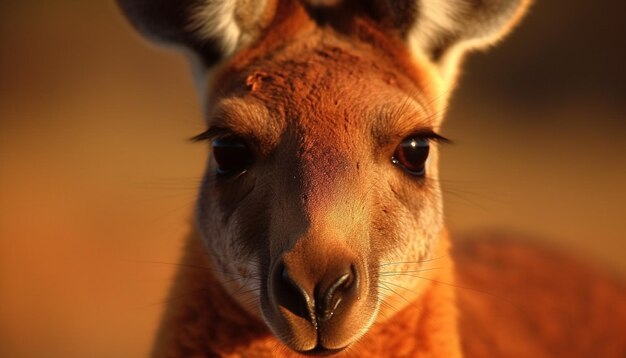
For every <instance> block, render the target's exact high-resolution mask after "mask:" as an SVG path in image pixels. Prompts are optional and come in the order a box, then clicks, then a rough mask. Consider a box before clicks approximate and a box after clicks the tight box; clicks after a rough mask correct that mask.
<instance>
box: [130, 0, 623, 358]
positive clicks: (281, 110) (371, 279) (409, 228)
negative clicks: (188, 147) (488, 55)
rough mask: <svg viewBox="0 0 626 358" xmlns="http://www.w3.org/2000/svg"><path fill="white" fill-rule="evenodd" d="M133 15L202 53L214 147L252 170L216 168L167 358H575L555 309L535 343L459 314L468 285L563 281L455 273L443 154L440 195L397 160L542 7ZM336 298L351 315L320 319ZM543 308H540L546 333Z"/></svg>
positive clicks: (201, 6)
mask: <svg viewBox="0 0 626 358" xmlns="http://www.w3.org/2000/svg"><path fill="white" fill-rule="evenodd" d="M118 1H119V2H120V4H121V5H122V7H123V9H124V10H125V12H126V14H127V15H128V17H129V18H130V20H131V21H132V22H133V23H134V24H135V26H136V27H137V28H138V29H139V30H140V31H142V32H143V33H145V34H147V35H149V36H152V37H154V38H157V39H160V40H162V41H166V42H170V43H176V44H178V45H182V46H185V47H187V48H188V49H189V50H190V51H192V52H193V53H195V54H196V55H197V56H198V57H199V58H201V59H203V61H202V63H201V65H202V66H203V69H204V71H201V72H202V73H208V72H211V73H212V74H213V75H212V77H211V79H208V78H207V77H203V76H201V78H203V81H204V86H206V88H207V89H208V91H207V92H206V93H203V94H202V95H203V96H204V101H205V107H206V116H207V126H208V127H209V129H208V130H207V132H205V133H203V134H202V135H200V136H199V137H198V138H201V139H207V140H211V139H212V138H214V137H215V136H220V135H225V136H231V137H235V138H241V139H242V140H245V143H246V145H245V147H246V148H248V149H249V150H250V152H253V153H254V159H255V162H254V165H251V166H250V167H247V168H246V169H245V171H242V172H240V173H238V174H237V175H236V176H234V177H228V178H224V177H222V178H221V179H220V178H219V177H216V174H215V173H216V169H217V165H218V164H217V161H216V159H215V157H212V158H211V160H210V161H209V164H208V166H207V172H206V175H205V178H204V180H203V184H202V187H201V190H200V193H199V197H198V206H197V210H196V221H197V222H196V225H195V228H196V231H195V232H194V234H193V235H191V237H190V238H189V242H188V246H187V250H186V253H185V255H184V257H183V259H182V261H183V268H182V269H181V271H180V272H179V273H178V276H177V278H176V280H175V284H174V287H173V289H172V301H171V303H170V305H169V306H168V309H167V312H166V314H165V316H164V318H163V322H162V325H161V330H160V332H159V335H158V338H157V341H156V343H155V351H154V356H156V357H188V356H189V357H204V356H250V357H255V356H259V357H261V356H273V355H276V354H282V355H285V356H290V355H295V354H296V353H294V352H295V351H298V352H305V353H308V354H316V353H319V352H321V353H333V352H336V351H342V353H340V354H344V355H347V356H359V357H363V356H372V357H378V356H409V357H460V356H461V355H462V354H463V352H465V353H467V354H468V355H473V354H478V355H481V356H492V355H493V354H497V355H502V354H504V355H510V354H509V353H511V352H510V350H511V348H509V349H508V350H507V346H506V343H507V342H508V341H507V339H511V337H515V335H518V336H519V337H523V338H524V339H525V340H530V339H531V338H536V340H537V341H541V342H542V344H536V345H533V344H529V345H522V344H520V345H518V346H517V348H516V349H520V350H521V352H524V354H526V353H528V354H530V353H532V354H531V355H535V356H537V355H539V354H544V353H546V352H548V353H550V352H557V350H556V349H557V348H555V347H564V346H562V345H561V346H559V344H563V343H562V342H563V341H562V340H559V339H558V337H557V336H558V335H555V334H554V332H558V333H562V331H561V330H559V329H558V328H554V327H562V326H560V325H557V323H555V322H562V320H563V318H564V317H559V316H558V315H555V314H554V313H555V312H554V309H553V310H551V311H546V312H544V313H546V314H545V315H544V316H542V317H541V319H535V320H534V321H533V320H530V323H531V324H532V325H534V326H531V328H529V326H528V325H526V326H525V325H524V322H525V321H524V319H523V318H524V317H523V316H522V317H521V318H522V319H520V316H515V317H513V316H511V317H512V318H514V319H511V320H510V322H509V320H508V319H507V320H506V322H500V321H498V320H497V319H494V318H500V317H498V316H497V315H494V312H495V311H494V312H490V310H489V309H490V308H491V307H496V306H492V305H489V304H485V301H484V297H482V298H480V299H478V298H470V299H467V298H465V297H464V296H463V295H461V296H460V297H459V298H460V300H459V301H458V302H457V301H456V293H457V291H459V293H460V291H463V290H458V289H459V288H462V287H463V282H469V284H468V286H475V284H476V282H475V281H476V280H480V279H483V280H484V279H490V282H491V283H492V284H494V285H496V286H498V284H500V283H501V281H499V277H500V276H498V275H494V272H498V269H502V268H503V267H506V265H505V264H504V263H507V262H513V263H515V264H517V265H518V267H520V268H522V269H526V270H528V269H530V268H532V267H527V266H524V265H525V263H531V264H535V265H538V266H541V267H543V271H542V272H543V274H545V273H546V272H548V273H550V272H553V271H556V270H557V266H555V267H552V266H550V265H549V263H548V261H547V260H545V259H543V258H542V256H541V255H537V253H535V252H532V251H523V250H522V251H521V254H520V253H519V252H516V251H515V250H501V252H502V253H503V254H505V253H506V254H507V255H508V254H511V256H510V257H509V256H506V255H505V256H503V257H500V258H498V260H499V261H498V260H496V262H498V263H499V265H500V266H496V265H494V266H490V267H486V268H485V270H482V268H481V265H482V264H484V263H485V262H489V259H490V257H482V256H481V255H482V253H483V251H481V250H478V251H476V250H472V249H471V248H470V249H468V250H456V251H455V256H454V259H452V258H451V256H450V240H449V238H448V235H447V232H446V230H445V228H444V223H443V213H442V210H443V208H442V205H443V204H442V200H441V190H440V188H439V181H438V169H437V164H438V163H437V162H438V150H437V146H436V145H435V144H434V143H433V144H432V145H431V149H430V156H429V160H428V161H427V162H426V173H427V174H428V175H426V176H424V177H419V178H418V177H415V176H412V175H411V174H408V173H407V172H406V171H403V170H402V169H401V168H399V167H398V166H396V165H395V164H394V163H393V162H392V161H391V158H392V157H393V156H394V155H395V153H396V152H395V151H396V150H397V148H398V147H399V144H400V143H402V142H403V140H404V139H406V138H413V137H415V136H418V135H421V136H424V133H431V137H430V138H432V137H433V136H436V132H435V131H436V130H437V129H438V128H439V127H440V125H441V122H442V119H443V114H444V112H445V106H446V102H447V99H448V96H449V93H450V91H451V89H452V88H453V86H454V83H455V79H456V72H457V69H458V67H459V64H460V61H461V59H462V56H463V54H464V53H465V52H466V51H468V50H470V49H473V48H481V47H485V46H488V45H490V44H492V43H494V42H495V41H497V40H498V39H499V38H501V37H502V36H503V35H504V34H505V33H506V32H507V31H508V30H510V28H511V27H512V26H513V25H514V24H515V23H516V22H517V21H518V20H519V18H520V17H521V14H522V13H523V12H524V10H525V9H526V7H527V5H528V1H527V0H483V1H470V0H446V1H435V0H421V1H409V0H404V1H397V2H396V1H394V2H391V1H384V0H369V1H356V0H343V1H332V2H328V1H305V2H302V1H297V0H276V1H272V0H265V1H259V2H253V1H251V0H238V1H234V0H233V1H225V0H185V1H174V0H118ZM220 133H221V134H220ZM487 250H488V249H487ZM466 252H470V253H471V255H472V256H471V257H473V259H472V260H468V259H467V257H468V256H464V255H465V253H466ZM516 255H521V257H522V259H520V257H519V256H516ZM483 259H484V260H483ZM455 261H456V262H458V263H459V265H460V270H459V271H458V276H459V277H458V280H456V279H455V271H454V264H453V263H454V262H455ZM553 261H554V262H555V263H557V264H561V262H560V261H559V260H558V259H555V260H553ZM563 267H565V266H563ZM576 272H577V275H578V276H577V277H579V278H585V277H595V276H593V275H590V274H589V273H588V271H585V270H582V269H581V270H579V271H576ZM499 273H500V274H501V273H502V272H499ZM340 275H342V276H340ZM522 276H523V275H522V273H521V272H516V273H515V274H513V275H511V276H508V277H507V278H508V279H509V280H513V281H514V280H519V277H522ZM337 277H341V278H342V279H343V278H344V277H350V280H349V282H350V285H347V284H346V285H343V282H348V281H341V282H342V283H341V285H339V286H333V285H334V283H336V282H340V281H338V280H336V279H337ZM329 287H330V288H332V287H340V288H341V290H340V294H341V296H340V300H337V301H336V305H335V306H334V307H333V308H332V309H333V311H332V312H331V313H330V314H329V315H326V314H325V313H324V315H325V316H322V314H320V311H319V310H318V309H319V307H318V304H319V303H320V302H325V300H327V301H330V299H328V296H323V295H321V294H325V292H329V291H328V290H329ZM529 287H530V286H529ZM578 288H579V286H576V285H572V286H567V287H565V288H564V290H567V289H571V292H572V293H576V292H577V290H578ZM333 289H334V288H333ZM600 290H601V291H602V290H604V291H602V292H604V293H602V294H601V295H599V296H597V297H596V296H595V291H593V290H592V291H591V295H592V298H593V300H591V301H589V302H591V304H594V305H602V304H605V305H606V304H607V303H610V302H613V301H611V299H613V298H615V297H623V290H622V291H620V290H621V289H620V288H618V285H616V284H614V283H611V282H607V283H606V285H604V286H602V288H600ZM529 291H532V290H529ZM320 292H321V293H320ZM333 292H335V291H333ZM463 293H465V292H463ZM533 293H534V295H528V296H524V297H525V298H526V299H527V301H528V302H529V303H531V305H530V306H528V307H527V308H528V309H529V310H530V311H531V312H534V313H535V314H536V316H541V315H537V312H542V311H541V310H536V307H535V306H533V305H532V303H533V302H535V301H534V299H536V298H537V297H542V294H543V293H541V292H533ZM329 295H330V294H329ZM620 295H622V296H620ZM543 297H544V298H545V299H549V300H554V301H558V297H554V295H553V296H550V295H545V296H543ZM331 298H332V297H331ZM571 298H572V299H573V300H575V303H574V305H575V307H576V308H580V307H581V303H580V302H582V301H581V300H580V298H579V297H577V296H576V297H575V295H573V296H572V297H571ZM313 300H315V305H313V304H312V302H313ZM544 303H545V302H544ZM544 306H545V304H544ZM594 307H595V306H594ZM598 307H600V306H598ZM499 308H501V307H499ZM505 311H506V310H505ZM593 312H594V313H595V312H596V311H593ZM459 313H460V315H461V332H460V333H459V330H458V325H457V318H458V314H459ZM601 316H602V317H603V319H604V318H606V319H607V320H612V319H621V318H623V312H617V313H616V314H615V315H613V316H607V315H606V314H604V315H601ZM526 318H529V317H526ZM520 322H522V323H521V324H520ZM610 322H614V321H610ZM474 325H476V327H490V325H493V326H494V327H501V329H491V330H490V329H483V330H482V331H481V330H478V329H474ZM481 325H482V326H481ZM533 327H535V328H536V327H539V328H540V329H542V330H545V331H541V332H540V334H535V335H534V336H533V335H532V330H533ZM507 329H513V331H507ZM550 329H554V331H552V333H553V335H552V336H550V333H551V332H550V331H549V330H550ZM512 334H513V336H512ZM555 337H556V338H555ZM572 337H579V336H578V335H574V336H572ZM491 342H497V343H498V344H497V345H493V344H491ZM593 342H596V341H593ZM598 342H601V341H598ZM609 343H610V344H606V346H607V347H609V348H607V349H609V350H607V352H617V353H623V352H624V351H623V346H624V345H623V344H621V345H620V344H617V343H615V341H613V340H610V342H609ZM593 348H596V349H598V348H597V347H595V346H593ZM344 349H345V350H344ZM320 350H321V351H320ZM590 351H591V350H588V352H590ZM548 353H546V354H548Z"/></svg>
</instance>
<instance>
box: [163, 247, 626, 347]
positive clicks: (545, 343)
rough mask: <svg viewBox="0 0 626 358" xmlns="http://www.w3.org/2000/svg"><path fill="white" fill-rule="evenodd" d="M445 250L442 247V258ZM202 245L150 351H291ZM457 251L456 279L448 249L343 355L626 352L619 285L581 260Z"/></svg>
mask: <svg viewBox="0 0 626 358" xmlns="http://www.w3.org/2000/svg"><path fill="white" fill-rule="evenodd" d="M476 239H477V240H476ZM444 242H445V241H444ZM445 246H447V244H446V245H444V246H443V247H445ZM443 247H442V249H441V251H440V254H443V255H445V252H446V251H447V249H445V248H443ZM202 250H204V247H203V245H202V244H201V243H200V242H199V239H198V238H197V237H196V236H191V237H190V239H189V242H188V245H187V248H186V251H185V257H184V259H183V265H184V266H183V267H182V268H181V270H180V271H179V273H178V275H177V278H176V281H175V286H174V287H173V289H172V292H171V296H170V297H171V299H172V301H171V304H170V305H169V307H168V310H167V312H166V314H165V316H164V318H163V322H162V323H163V324H162V330H161V332H160V334H159V335H158V337H157V345H156V347H155V351H154V356H155V357H212V356H216V355H219V356H224V357H231V356H243V357H271V356H275V355H276V353H277V352H279V353H280V355H281V356H292V355H294V356H295V355H296V354H295V353H293V352H291V351H289V350H288V349H287V348H285V347H284V346H282V344H281V343H280V342H279V341H278V340H277V339H276V338H275V337H274V336H272V334H271V333H270V332H269V331H268V329H267V327H266V326H265V324H264V323H262V322H259V321H257V320H256V319H254V318H252V317H250V316H249V315H248V314H247V313H245V312H244V311H243V310H242V309H241V308H240V307H239V306H238V305H237V304H236V303H234V302H233V300H232V299H231V298H230V297H229V296H228V295H227V294H226V293H225V292H224V291H223V289H222V288H221V286H220V284H219V283H218V282H217V281H216V279H215V278H214V276H213V275H212V274H211V272H210V269H208V267H209V266H208V265H209V263H208V260H207V256H206V254H204V253H203V251H202ZM438 257H441V256H438ZM452 257H453V258H454V261H455V262H456V267H457V270H456V271H457V275H458V279H457V280H456V281H455V280H454V278H453V276H454V274H453V270H452V259H451V258H450V257H448V256H443V258H442V259H441V262H439V263H438V265H440V266H441V267H442V268H444V269H443V270H441V272H439V273H437V274H436V275H435V276H433V277H431V279H432V280H433V281H430V284H429V288H428V289H427V290H426V293H425V294H424V296H423V297H422V298H421V299H419V300H417V301H415V302H413V303H412V304H411V305H409V306H408V307H407V308H405V309H404V310H402V311H401V312H398V313H396V314H395V315H394V316H393V317H390V318H389V320H388V321H386V322H384V323H379V324H376V325H374V326H373V327H372V328H371V330H370V331H369V333H368V334H367V335H366V336H365V337H364V338H363V339H362V340H361V342H359V343H357V344H356V345H355V346H354V347H353V348H351V349H349V350H348V351H347V352H346V353H344V355H343V356H346V357H350V356H353V357H383V356H387V357H454V356H459V355H460V354H461V352H462V354H464V355H465V356H468V357H520V358H521V357H555V356H564V357H590V356H596V357H624V356H625V355H626V340H624V339H623V337H622V335H623V327H624V324H626V306H625V305H624V304H623V302H626V286H624V285H623V284H622V283H620V282H618V281H615V280H613V279H611V278H610V277H609V276H607V275H606V274H604V273H602V272H600V271H598V270H596V269H592V268H589V267H588V266H585V265H583V264H581V263H579V262H578V261H577V260H574V259H572V258H569V257H566V256H563V255H558V254H556V253H554V252H550V251H549V250H545V249H541V248H538V247H532V246H529V245H520V244H519V241H517V242H516V241H514V240H510V239H508V240H507V239H506V238H504V240H503V238H502V235H497V236H495V237H494V236H491V237H489V236H487V237H484V236H483V237H479V238H475V240H467V241H461V242H458V243H457V244H456V245H455V247H454V249H453V250H452ZM546 273H549V274H546ZM455 294H456V296H458V304H456V303H455V300H454V296H455ZM457 310H458V311H459V312H460V329H459V332H457V329H456V316H457ZM459 339H460V340H461V343H462V349H461V348H459V345H458V342H459Z"/></svg>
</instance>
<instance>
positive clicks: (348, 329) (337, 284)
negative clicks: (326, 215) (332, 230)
mask: <svg viewBox="0 0 626 358" xmlns="http://www.w3.org/2000/svg"><path fill="white" fill-rule="evenodd" d="M365 267H366V266H365V265H364V262H363V260H358V259H356V258H355V257H352V256H349V255H334V256H333V255H331V256H326V257H307V255H294V254H291V255H290V254H287V255H284V256H283V257H282V258H280V259H278V260H276V262H275V263H274V264H273V265H272V268H271V270H270V273H269V275H268V281H267V293H266V295H267V300H262V305H263V306H265V307H263V312H264V315H265V318H266V320H267V322H268V324H269V326H270V328H271V329H272V330H273V331H274V333H275V334H276V336H277V337H278V338H280V339H281V340H282V341H283V342H284V343H285V344H286V345H288V346H289V347H290V348H292V349H294V350H296V351H298V352H300V353H305V354H316V355H317V354H321V355H323V354H332V353H335V352H338V351H341V350H343V349H344V348H346V347H348V346H349V345H350V344H351V343H353V342H354V341H356V340H357V339H358V338H359V337H360V336H361V335H362V334H363V333H364V332H365V331H366V330H367V328H369V325H370V324H371V322H372V321H373V316H374V314H375V310H376V309H375V306H376V304H375V303H376V302H377V300H376V299H375V296H376V293H375V292H369V287H370V285H369V277H368V274H367V270H366V269H365ZM264 301H265V302H264ZM372 302H373V303H372Z"/></svg>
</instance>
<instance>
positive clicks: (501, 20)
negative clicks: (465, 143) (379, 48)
mask: <svg viewBox="0 0 626 358" xmlns="http://www.w3.org/2000/svg"><path fill="white" fill-rule="evenodd" d="M390 1H392V0H390ZM415 1H418V14H417V17H416V18H415V19H414V25H413V26H412V27H411V29H410V30H409V32H408V34H407V38H406V41H407V43H408V45H409V47H410V48H411V51H412V52H413V54H414V55H415V56H416V57H420V58H424V57H426V58H427V59H429V60H431V61H432V62H434V63H435V64H436V65H437V66H438V67H439V69H440V72H441V75H442V77H443V78H444V80H445V81H453V80H454V78H455V77H456V73H457V70H458V67H459V64H460V61H461V60H462V58H463V55H464V54H465V53H466V52H468V51H469V50H473V49H482V48H485V47H488V46H490V45H493V44H494V43H496V42H497V41H498V40H500V39H501V38H503V37H504V36H505V35H506V34H507V33H508V32H509V31H510V30H511V28H512V27H513V26H514V25H515V24H516V23H517V22H518V21H519V20H520V19H521V17H522V15H523V14H524V12H525V10H526V9H527V7H528V5H529V4H530V0H415Z"/></svg>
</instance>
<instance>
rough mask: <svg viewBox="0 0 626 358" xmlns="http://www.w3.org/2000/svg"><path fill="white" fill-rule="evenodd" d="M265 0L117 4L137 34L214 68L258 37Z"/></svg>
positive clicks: (142, 0)
mask: <svg viewBox="0 0 626 358" xmlns="http://www.w3.org/2000/svg"><path fill="white" fill-rule="evenodd" d="M267 2H268V0H117V3H118V4H119V6H120V8H121V9H122V11H123V12H124V13H125V14H126V16H127V17H128V19H129V20H130V22H131V23H132V24H133V25H134V26H135V28H136V29H137V30H139V32H141V33H142V34H144V35H145V36H146V37H148V38H150V39H152V40H154V41H157V42H161V43H165V44H170V45H175V46H182V47H185V48H187V49H190V50H191V51H193V53H195V54H196V55H197V56H198V57H199V59H200V60H201V61H202V63H203V65H204V67H207V68H208V67H210V66H212V65H215V64H216V63H218V62H219V61H220V60H222V59H224V58H227V57H229V56H230V55H232V54H233V53H234V52H235V51H236V50H237V49H239V48H241V47H242V46H244V45H245V44H247V43H249V42H250V41H252V40H253V39H254V37H255V36H257V35H258V33H259V32H260V28H261V24H260V22H261V19H262V17H263V12H264V10H265V7H266V3H267Z"/></svg>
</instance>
